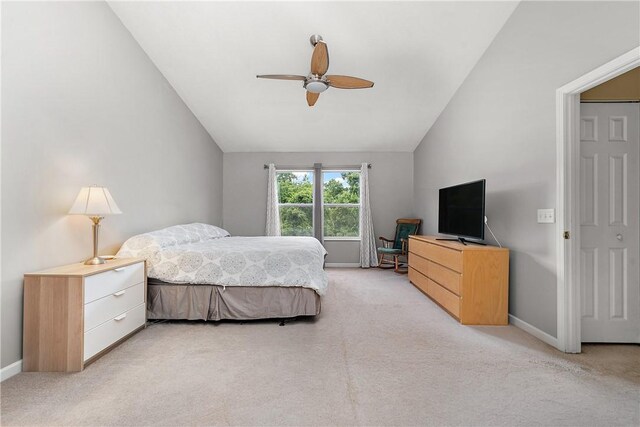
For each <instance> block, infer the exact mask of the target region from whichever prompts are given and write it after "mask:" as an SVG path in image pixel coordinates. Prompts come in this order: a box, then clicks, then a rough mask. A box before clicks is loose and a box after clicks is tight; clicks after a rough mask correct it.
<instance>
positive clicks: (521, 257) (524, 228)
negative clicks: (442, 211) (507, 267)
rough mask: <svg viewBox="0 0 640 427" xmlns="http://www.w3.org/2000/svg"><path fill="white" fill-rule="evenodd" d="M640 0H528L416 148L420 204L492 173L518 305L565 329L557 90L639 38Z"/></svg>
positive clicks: (491, 211)
mask: <svg viewBox="0 0 640 427" xmlns="http://www.w3.org/2000/svg"><path fill="white" fill-rule="evenodd" d="M638 6H639V4H638V2H522V3H520V5H519V6H518V8H517V9H516V10H515V12H514V13H513V15H512V16H511V18H510V19H509V20H508V21H507V23H506V24H505V26H504V27H503V29H502V30H501V32H500V33H499V34H498V36H497V37H496V39H495V40H494V42H493V44H492V45H491V46H490V47H489V49H488V50H487V51H486V52H485V54H484V56H483V57H482V58H481V59H480V61H479V62H478V64H477V65H476V67H475V68H474V70H473V71H472V72H471V74H470V75H469V76H468V77H467V79H466V81H465V82H464V84H463V85H462V86H461V87H460V89H459V90H458V92H457V93H456V95H455V96H454V98H453V99H452V100H451V102H450V103H449V105H448V106H447V108H446V109H445V110H444V112H443V113H442V115H441V116H440V117H439V119H438V120H437V122H436V123H435V125H434V126H433V127H432V128H431V130H430V131H429V132H428V133H427V135H426V136H425V138H424V139H423V141H422V142H421V144H420V145H419V146H418V148H417V149H416V151H415V153H414V196H415V200H416V213H417V214H418V215H420V216H422V217H424V218H426V220H427V221H426V229H425V231H426V232H429V233H435V232H436V231H437V206H438V199H437V197H438V196H437V190H438V188H440V187H443V186H447V185H451V184H457V183H461V182H465V181H470V180H475V179H479V178H486V179H487V216H488V217H489V221H490V225H491V226H492V228H493V231H494V232H495V233H496V235H497V236H498V238H499V239H501V240H502V243H503V244H504V245H506V246H507V247H509V248H511V277H510V280H511V283H510V285H511V286H510V300H509V310H510V313H512V314H513V315H515V316H516V317H518V318H520V319H522V320H524V321H526V322H528V323H530V324H532V325H534V326H535V327H537V328H539V329H541V330H543V331H545V332H547V333H548V334H551V335H553V336H557V335H556V318H557V313H556V259H555V257H556V253H555V245H556V241H557V239H560V236H558V235H556V233H555V225H554V224H537V223H536V209H538V208H553V207H555V201H556V174H555V171H556V154H555V149H556V146H555V144H556V140H555V129H556V118H555V90H556V89H557V88H559V87H561V86H563V85H564V84H566V83H568V82H570V81H572V80H574V79H575V78H577V77H580V76H581V75H583V74H585V73H586V72H588V71H590V70H592V69H594V68H596V67H597V66H599V65H601V64H603V63H605V62H607V61H609V60H611V59H613V58H615V57H617V56H619V55H621V54H622V53H624V52H627V51H628V50H630V49H632V48H633V47H636V46H638V45H640V23H639V10H638Z"/></svg>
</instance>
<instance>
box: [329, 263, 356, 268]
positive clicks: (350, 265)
mask: <svg viewBox="0 0 640 427" xmlns="http://www.w3.org/2000/svg"><path fill="white" fill-rule="evenodd" d="M324 266H325V267H331V268H354V267H360V264H359V263H357V262H327V263H325V264H324Z"/></svg>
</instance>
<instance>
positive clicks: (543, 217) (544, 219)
mask: <svg viewBox="0 0 640 427" xmlns="http://www.w3.org/2000/svg"><path fill="white" fill-rule="evenodd" d="M554 222H556V210H555V209H538V224H553V223H554Z"/></svg>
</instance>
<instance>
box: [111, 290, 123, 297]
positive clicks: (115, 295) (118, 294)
mask: <svg viewBox="0 0 640 427" xmlns="http://www.w3.org/2000/svg"><path fill="white" fill-rule="evenodd" d="M124 292H125V291H124V290H122V291H118V292H116V293H115V294H113V296H114V297H119V296H120V295H124Z"/></svg>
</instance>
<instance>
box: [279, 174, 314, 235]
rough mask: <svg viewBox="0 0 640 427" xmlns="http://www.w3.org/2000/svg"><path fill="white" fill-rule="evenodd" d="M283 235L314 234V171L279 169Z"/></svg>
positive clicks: (281, 228)
mask: <svg viewBox="0 0 640 427" xmlns="http://www.w3.org/2000/svg"><path fill="white" fill-rule="evenodd" d="M277 180H278V199H279V200H278V202H279V204H278V205H279V209H280V230H281V234H282V235H283V236H313V171H278V172H277Z"/></svg>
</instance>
